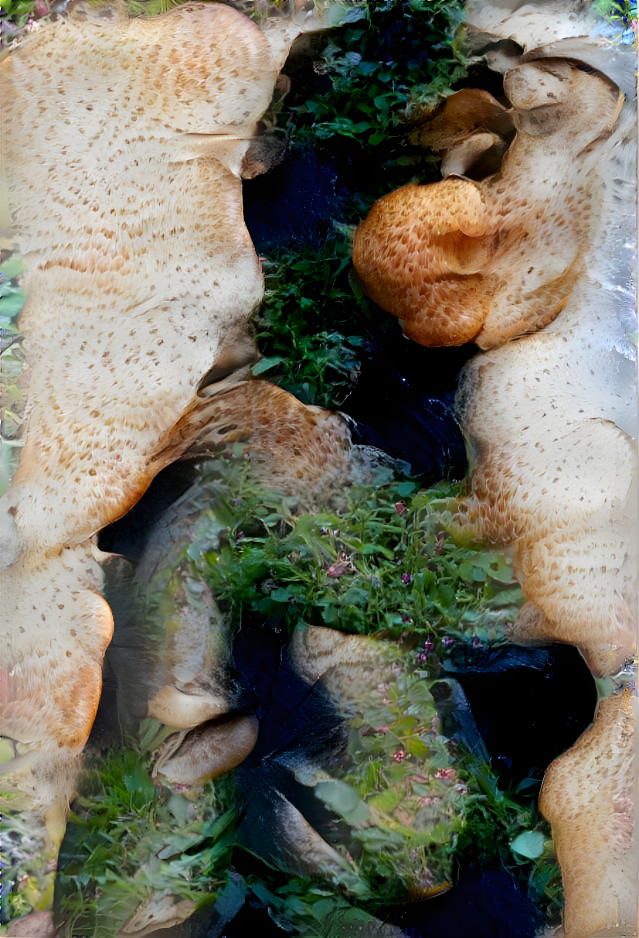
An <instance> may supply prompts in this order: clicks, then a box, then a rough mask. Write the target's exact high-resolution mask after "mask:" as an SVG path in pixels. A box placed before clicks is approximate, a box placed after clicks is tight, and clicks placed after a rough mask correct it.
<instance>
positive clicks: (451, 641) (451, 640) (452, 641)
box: [442, 635, 455, 648]
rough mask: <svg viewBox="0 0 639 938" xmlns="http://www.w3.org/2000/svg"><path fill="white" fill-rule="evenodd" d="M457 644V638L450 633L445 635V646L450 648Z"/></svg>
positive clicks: (443, 639)
mask: <svg viewBox="0 0 639 938" xmlns="http://www.w3.org/2000/svg"><path fill="white" fill-rule="evenodd" d="M454 644H455V639H454V638H451V637H450V635H444V637H443V638H442V645H443V646H444V648H450V646H451V645H454Z"/></svg>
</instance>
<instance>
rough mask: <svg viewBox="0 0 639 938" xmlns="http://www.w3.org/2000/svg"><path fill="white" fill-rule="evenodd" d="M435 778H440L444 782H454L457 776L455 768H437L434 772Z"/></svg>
mask: <svg viewBox="0 0 639 938" xmlns="http://www.w3.org/2000/svg"><path fill="white" fill-rule="evenodd" d="M435 778H440V779H441V780H442V781H444V782H454V781H455V779H456V778H457V769H453V768H446V769H437V771H436V772H435Z"/></svg>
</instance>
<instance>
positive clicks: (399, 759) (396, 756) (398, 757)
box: [392, 749, 406, 763]
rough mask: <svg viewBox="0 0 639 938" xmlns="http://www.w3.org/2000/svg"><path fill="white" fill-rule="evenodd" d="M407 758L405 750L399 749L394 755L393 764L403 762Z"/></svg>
mask: <svg viewBox="0 0 639 938" xmlns="http://www.w3.org/2000/svg"><path fill="white" fill-rule="evenodd" d="M405 756H406V753H405V752H404V750H403V749H398V750H396V752H394V753H393V755H392V759H393V762H398V763H399V762H403V761H404V757H405Z"/></svg>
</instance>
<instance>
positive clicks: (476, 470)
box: [457, 284, 638, 675]
mask: <svg viewBox="0 0 639 938" xmlns="http://www.w3.org/2000/svg"><path fill="white" fill-rule="evenodd" d="M613 299H614V298H607V297H606V296H605V294H604V291H603V290H602V289H601V287H600V286H599V285H596V284H591V285H581V286H580V287H579V288H578V289H577V290H576V291H575V293H574V295H573V297H572V298H571V301H570V304H569V306H568V307H566V310H565V311H564V313H563V314H562V317H561V318H560V319H558V320H557V323H556V324H553V326H552V327H551V328H550V329H549V330H545V331H544V332H542V333H537V334H536V335H532V336H526V337H524V338H522V339H520V340H519V341H517V342H513V343H509V344H508V345H506V346H504V347H502V348H500V349H498V350H495V351H492V352H489V353H487V354H486V355H483V356H477V357H476V358H474V359H473V360H472V361H471V362H470V363H469V364H468V365H467V366H466V370H465V376H464V379H463V382H462V385H461V388H460V391H459V394H458V401H457V404H458V414H459V418H460V420H461V422H462V425H463V426H464V428H465V430H466V432H467V433H468V434H469V436H470V438H471V439H472V441H473V459H472V473H471V483H470V493H469V495H468V497H467V498H465V499H464V500H463V501H462V502H461V504H460V506H459V515H458V518H457V524H458V525H459V526H460V527H462V528H463V529H464V530H465V531H466V532H467V533H472V534H473V535H475V536H476V537H478V538H479V539H480V540H487V541H489V542H491V543H496V544H511V545H512V546H513V551H514V554H515V567H516V571H517V574H518V576H519V578H520V580H521V581H522V588H523V592H524V595H525V596H526V597H527V599H529V600H530V602H531V603H532V604H533V606H534V609H533V607H529V608H528V610H526V607H524V611H522V613H521V615H520V618H519V619H518V620H517V622H516V623H515V626H514V629H513V632H512V637H513V639H516V638H517V637H519V638H521V639H522V640H524V641H525V642H529V641H531V640H544V639H545V640H546V641H548V640H555V641H563V642H570V643H572V644H575V645H577V646H578V647H579V648H580V650H581V651H582V653H583V654H584V657H585V658H586V660H587V662H588V664H589V666H590V668H591V669H592V670H593V672H595V673H597V674H600V675H601V674H614V673H616V672H617V671H618V670H619V668H620V667H621V665H622V664H623V661H624V659H625V658H627V657H631V656H632V655H633V654H634V651H635V649H636V644H637V623H636V619H635V613H634V610H635V609H636V602H637V577H636V564H637V538H636V520H635V519H636V490H637V478H638V471H637V450H636V443H635V441H634V440H633V439H632V437H631V436H630V433H628V432H624V430H622V429H621V428H620V426H619V425H618V424H620V425H621V426H626V427H627V428H628V430H629V431H631V430H632V425H633V413H632V412H633V410H634V402H633V401H632V399H629V395H628V390H629V388H631V387H632V385H633V382H634V381H635V374H634V369H635V366H634V364H633V363H632V361H631V359H625V358H624V356H623V355H622V354H621V352H620V351H619V350H620V349H621V348H622V344H621V341H620V337H619V336H618V335H616V332H615V329H618V328H619V327H618V325H617V326H615V324H614V321H615V315H616V310H615V305H614V302H613ZM535 610H536V611H535Z"/></svg>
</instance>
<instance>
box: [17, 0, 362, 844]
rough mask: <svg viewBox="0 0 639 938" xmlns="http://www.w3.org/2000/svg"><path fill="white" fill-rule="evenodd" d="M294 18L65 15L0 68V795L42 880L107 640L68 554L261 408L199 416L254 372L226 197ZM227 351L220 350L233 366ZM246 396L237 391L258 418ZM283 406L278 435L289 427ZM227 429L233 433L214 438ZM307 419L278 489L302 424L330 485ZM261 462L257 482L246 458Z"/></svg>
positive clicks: (288, 438)
mask: <svg viewBox="0 0 639 938" xmlns="http://www.w3.org/2000/svg"><path fill="white" fill-rule="evenodd" d="M299 6H300V5H299V4H298V8H299ZM301 6H302V8H301V9H298V14H296V21H295V22H292V21H288V20H285V19H282V20H281V21H280V22H279V23H278V24H274V25H273V26H272V27H271V28H269V30H268V35H266V34H265V33H263V32H262V31H261V30H260V28H259V27H258V26H257V25H256V24H255V23H254V22H253V21H251V20H250V19H249V18H248V17H245V16H243V15H242V14H240V13H238V12H237V11H235V10H233V9H231V8H230V7H228V6H225V5H220V4H214V3H212V4H209V3H206V4H198V3H195V4H185V5H183V6H181V7H179V8H178V9H175V10H172V11H171V12H170V13H167V14H165V15H162V16H159V17H156V18H152V19H144V18H139V19H128V20H126V19H119V18H118V17H117V16H112V17H111V16H107V17H102V16H101V15H100V14H97V15H93V14H92V13H90V12H89V14H87V8H86V7H85V9H84V14H83V15H81V11H80V10H79V9H76V11H75V13H73V12H72V14H71V15H70V17H68V18H63V17H59V18H58V19H56V20H55V21H54V22H51V23H48V24H47V25H46V26H43V27H41V28H38V29H37V30H36V31H35V32H33V33H32V34H31V35H29V36H27V38H26V39H25V41H24V42H22V43H21V44H20V45H19V46H18V47H16V48H14V49H12V50H11V52H10V54H8V55H7V56H6V57H4V58H3V60H2V61H1V62H0V101H1V102H2V109H3V115H2V117H3V141H2V142H3V152H2V163H3V166H2V168H3V173H4V176H5V177H6V182H7V191H8V203H9V207H10V209H11V212H12V215H13V219H12V222H13V232H14V234H15V243H16V246H17V248H18V250H19V251H20V253H21V254H22V256H23V258H24V261H25V265H26V275H25V287H26V290H27V295H28V299H27V303H26V305H25V307H24V309H23V311H22V313H21V314H20V320H19V321H20V329H21V331H22V332H23V334H24V336H25V339H24V347H25V350H26V352H27V355H28V359H29V364H30V366H31V381H30V387H29V403H28V414H27V418H26V442H25V446H24V450H23V454H22V458H21V462H20V465H19V468H18V471H17V474H16V476H15V478H14V480H13V483H12V485H11V487H10V488H9V490H8V491H7V493H5V495H4V496H3V498H2V499H1V500H0V570H1V571H2V572H1V573H0V595H1V596H2V600H3V603H4V606H3V613H4V616H3V623H2V632H1V634H0V656H1V657H0V665H1V669H0V732H1V733H2V735H3V736H6V737H9V738H11V739H12V740H14V741H15V748H16V756H15V759H13V760H12V762H11V763H10V764H8V765H7V764H5V766H4V773H5V777H4V779H3V781H4V782H6V781H8V782H9V783H10V784H11V786H13V788H15V790H16V791H17V792H19V793H20V798H19V799H18V800H17V801H16V802H15V805H16V807H17V808H18V809H22V808H23V807H24V810H25V811H26V810H29V811H30V812H31V814H30V815H29V817H31V820H32V821H33V824H34V826H36V827H43V828H46V830H44V831H43V840H45V839H46V843H47V850H50V853H51V857H52V859H55V854H56V852H57V847H58V845H59V843H60V840H61V837H62V835H63V832H64V825H65V820H66V812H67V809H68V802H69V799H70V798H71V797H72V795H73V791H74V786H75V779H76V774H77V771H78V768H79V764H80V753H81V751H82V748H83V746H84V744H85V742H86V739H87V737H88V733H89V731H90V728H91V725H92V723H93V719H94V716H95V711H96V708H97V703H98V699H99V695H100V688H101V667H102V660H103V655H104V651H105V648H106V646H107V644H108V642H109V640H110V637H111V629H112V617H111V612H110V609H109V607H108V605H107V603H106V602H105V601H104V600H103V599H102V598H101V596H100V595H99V593H100V590H101V588H102V575H101V571H100V568H99V565H98V563H97V562H96V560H95V558H94V556H93V551H92V548H91V545H90V542H89V540H88V539H89V538H90V536H91V535H92V534H94V533H95V532H96V531H99V530H100V529H101V528H103V527H104V526H105V525H106V524H108V523H109V522H111V521H113V520H115V519H116V518H118V517H120V516H121V515H123V514H124V513H125V512H126V511H128V510H129V509H130V508H131V507H132V505H133V504H135V502H136V501H137V500H138V498H139V497H140V496H141V495H142V493H143V492H144V491H145V489H146V488H147V486H148V485H149V483H150V481H151V480H152V478H153V477H154V475H156V474H157V472H159V471H160V470H161V469H162V468H163V467H164V466H165V465H167V463H168V462H170V461H172V460H174V459H176V458H180V457H181V456H183V455H184V454H185V452H186V451H187V450H188V449H189V448H190V447H191V445H192V444H193V443H197V444H198V445H200V444H201V445H202V446H204V447H207V446H210V445H213V442H212V441H214V442H215V443H216V444H219V443H220V442H221V441H222V442H223V441H225V440H228V439H234V438H237V436H236V435H235V434H236V433H237V432H238V426H239V428H240V429H239V434H240V438H244V435H245V434H246V438H248V437H249V436H250V433H251V430H252V429H254V428H255V423H254V419H255V418H257V417H258V416H259V419H260V421H265V422H267V423H268V421H269V419H270V416H271V414H270V410H269V408H270V406H271V405H273V404H275V406H277V401H278V400H280V399H281V398H278V397H277V394H276V395H272V394H271V393H270V392H266V393H265V394H264V395H263V403H262V406H261V407H260V406H258V405H252V410H251V409H250V408H249V410H250V413H249V415H248V416H247V415H246V413H241V412H240V403H242V404H243V405H244V406H245V405H246V402H247V400H248V399H249V397H250V395H248V394H247V395H245V396H242V394H240V396H239V397H238V398H236V401H235V404H234V405H233V407H229V406H228V401H227V402H226V404H225V405H224V406H223V407H222V408H221V410H220V412H219V413H218V416H217V418H216V416H215V413H214V411H215V407H214V404H213V397H214V396H215V395H216V394H220V395H221V396H224V393H225V392H227V391H229V389H230V388H232V387H234V386H236V385H237V384H238V383H241V382H244V381H246V378H247V377H248V373H249V372H248V365H249V364H250V361H251V359H252V358H253V356H252V355H248V356H247V355H246V354H245V352H246V340H245V339H244V340H242V338H241V337H242V336H246V331H247V321H248V319H249V317H250V315H251V313H252V312H253V310H254V309H255V308H256V306H257V305H258V304H259V302H260V301H261V299H262V295H263V280H262V274H261V271H260V265H259V261H258V258H257V255H256V253H255V250H254V247H253V245H252V243H251V240H250V238H249V235H248V232H247V230H246V227H245V225H244V220H243V215H242V197H241V176H242V174H243V173H247V174H248V175H253V174H254V173H255V172H256V171H257V170H259V169H260V168H261V167H262V166H263V165H265V164H266V163H268V161H269V159H270V157H268V154H267V150H266V149H264V148H263V147H258V148H257V149H255V148H254V146H253V145H252V138H253V136H254V134H255V131H256V125H257V122H258V120H259V119H260V117H261V116H262V114H263V113H264V111H265V110H266V108H267V107H268V104H269V102H270V98H271V94H272V90H273V86H274V83H275V80H276V77H277V73H278V71H279V69H280V67H281V64H282V62H283V60H284V57H285V55H286V53H287V50H288V48H289V47H290V44H291V42H292V41H293V39H294V38H295V36H296V35H297V34H299V33H300V32H301V31H303V30H304V29H305V28H309V27H313V26H314V27H316V26H318V25H321V23H320V22H319V19H321V17H320V18H318V17H316V16H315V14H313V13H312V12H309V10H308V4H306V3H305V4H302V5H301ZM339 6H340V8H341V4H340V5H339ZM331 7H332V5H331ZM89 11H90V8H89ZM329 19H330V17H329ZM238 337H240V338H239V339H238ZM229 343H231V344H233V345H235V343H239V345H238V347H239V349H240V352H239V357H237V360H236V359H235V358H234V354H235V353H232V354H231V356H230V361H229ZM204 384H206V388H203V385H204ZM263 388H264V385H263V384H262V383H261V382H255V389H256V391H257V394H258V397H259V393H260V390H261V389H263ZM282 394H283V392H282ZM283 400H285V401H286V405H287V406H286V407H285V408H284V410H285V412H286V414H289V413H291V412H292V411H293V410H295V405H296V407H297V412H298V414H300V413H301V412H303V411H304V408H303V406H302V405H301V404H299V403H298V402H295V405H292V404H291V405H289V402H288V400H287V398H286V397H285V398H284V399H283ZM265 401H267V402H268V403H265ZM231 412H232V413H233V414H234V415H235V418H234V419H236V420H237V422H238V426H234V425H233V426H231V427H229V426H228V420H229V417H230V415H231ZM304 413H305V412H304ZM220 414H222V415H223V421H225V422H220ZM281 419H282V420H284V419H285V416H282V418H281ZM322 419H323V417H322V415H321V414H320V413H319V412H316V411H315V409H309V412H308V415H307V416H306V417H305V416H304V415H302V416H301V417H300V419H299V420H298V421H297V423H295V424H294V425H293V426H292V427H291V428H290V429H288V435H287V431H286V430H285V427H284V424H283V423H281V424H280V425H279V430H280V435H281V436H282V437H283V438H284V441H285V443H287V444H289V448H288V449H287V450H286V455H285V456H284V457H283V458H282V462H281V464H280V465H278V466H277V469H276V473H275V474H276V475H277V474H279V475H281V476H285V475H287V472H286V470H287V468H291V467H290V466H285V460H286V459H287V458H288V456H289V454H291V452H292V451H293V450H294V451H295V459H294V460H293V467H294V470H295V485H296V486H298V487H299V480H298V477H297V472H298V471H301V470H302V467H303V465H304V457H303V453H302V447H303V445H304V440H303V439H302V440H299V439H297V438H296V437H295V432H296V430H297V429H298V428H299V427H300V426H304V427H310V428H311V432H310V436H311V437H312V436H313V432H315V428H317V426H318V425H322V426H324V427H328V428H330V429H332V428H333V426H335V427H339V428H341V433H340V441H339V443H338V444H333V443H330V444H327V446H326V447H324V448H322V444H319V443H318V446H317V448H316V451H315V452H314V455H313V457H312V459H311V463H312V464H313V462H314V461H315V462H318V461H321V460H322V459H323V458H324V455H325V454H326V453H332V454H333V456H334V459H333V461H331V460H330V459H329V468H330V469H331V470H332V469H334V467H335V462H339V459H340V458H343V456H344V453H345V452H347V450H348V439H347V437H348V433H347V431H346V429H345V424H344V422H343V421H342V420H341V418H337V417H335V418H334V419H333V418H332V417H331V415H328V416H327V417H326V421H327V422H326V423H325V424H322ZM207 425H208V434H209V438H208V440H206V441H205V439H204V437H205V436H206V433H205V432H204V429H205V428H206V427H207ZM225 427H226V430H227V432H226V433H225V432H224V430H225ZM258 429H259V430H260V431H261V432H262V439H263V440H264V437H265V435H266V436H268V434H267V431H266V429H265V428H264V426H263V425H262V423H260V425H259V427H258ZM321 435H322V433H321V431H320V432H319V433H318V436H320V437H321ZM275 442H276V440H275V437H273V436H271V437H268V444H266V445H270V443H275ZM261 457H262V461H263V463H264V464H265V465H266V463H267V453H266V451H265V449H263V450H262V451H261ZM270 458H271V463H273V461H274V458H273V456H271V457H270ZM275 462H277V458H275ZM265 471H267V470H265ZM312 474H313V481H314V482H315V481H316V480H317V478H318V476H319V475H320V472H319V468H318V467H317V466H315V467H314V469H313V473H312Z"/></svg>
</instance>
